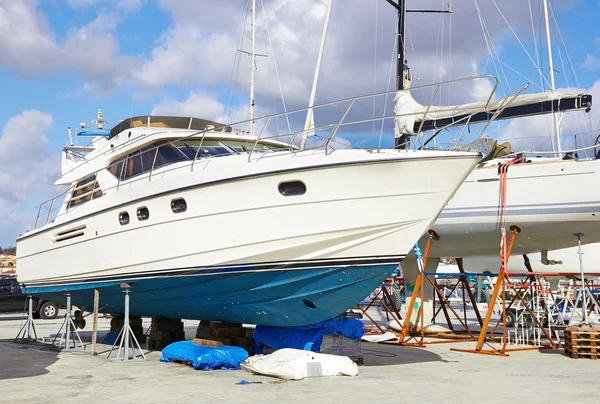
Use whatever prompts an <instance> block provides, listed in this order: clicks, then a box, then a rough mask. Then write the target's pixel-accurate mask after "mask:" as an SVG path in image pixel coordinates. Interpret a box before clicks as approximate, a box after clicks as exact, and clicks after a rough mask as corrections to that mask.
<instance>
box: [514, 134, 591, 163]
mask: <svg viewBox="0 0 600 404" xmlns="http://www.w3.org/2000/svg"><path fill="white" fill-rule="evenodd" d="M585 135H590V136H597V135H598V131H588V132H579V133H577V135H561V138H562V139H566V138H572V137H577V136H580V137H583V136H585ZM598 138H600V136H598ZM544 140H548V141H549V140H550V138H548V137H541V136H520V137H518V138H506V139H503V141H507V142H511V143H512V142H513V141H516V142H518V144H519V145H520V146H519V147H518V148H515V149H514V150H515V151H513V152H511V153H510V154H508V155H507V157H516V156H520V155H529V156H532V155H535V156H544V157H557V158H558V157H563V156H566V155H571V156H573V157H575V155H578V154H581V153H585V155H586V156H588V155H589V152H591V154H592V155H591V156H590V157H591V158H594V159H595V158H596V156H597V155H598V152H600V144H599V143H595V144H592V145H589V146H582V147H574V148H570V149H566V150H561V152H560V154H561V156H557V154H558V152H557V151H556V150H536V144H539V143H540V141H544ZM598 140H600V139H597V140H596V142H598ZM527 142H531V145H532V146H531V147H524V144H526V143H527ZM575 143H577V142H575ZM575 158H579V159H581V158H582V157H580V156H579V157H575Z"/></svg>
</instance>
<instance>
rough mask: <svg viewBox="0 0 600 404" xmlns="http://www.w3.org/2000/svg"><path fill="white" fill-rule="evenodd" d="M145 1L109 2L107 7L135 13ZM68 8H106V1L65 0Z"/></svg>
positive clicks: (116, 0) (122, 0) (124, 0)
mask: <svg viewBox="0 0 600 404" xmlns="http://www.w3.org/2000/svg"><path fill="white" fill-rule="evenodd" d="M145 1H146V0H111V1H110V4H109V7H110V8H116V9H119V10H126V11H136V10H139V9H140V8H142V5H143V4H144V3H145ZM67 4H68V5H69V7H71V8H73V9H75V10H79V9H86V8H91V7H96V6H106V0H67Z"/></svg>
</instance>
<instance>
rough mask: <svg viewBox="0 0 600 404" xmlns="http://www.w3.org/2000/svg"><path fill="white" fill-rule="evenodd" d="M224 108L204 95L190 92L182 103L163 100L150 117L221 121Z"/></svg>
mask: <svg viewBox="0 0 600 404" xmlns="http://www.w3.org/2000/svg"><path fill="white" fill-rule="evenodd" d="M224 114H225V106H224V105H223V104H221V103H220V102H218V101H217V100H215V99H214V97H211V96H210V95H207V94H205V93H197V92H192V93H190V94H189V95H188V97H187V98H186V99H185V100H183V101H177V100H174V99H170V98H167V99H164V100H163V101H162V102H161V103H160V104H158V105H157V106H155V107H154V109H153V110H152V115H174V116H192V117H201V118H204V119H208V120H214V121H222V119H223V116H224Z"/></svg>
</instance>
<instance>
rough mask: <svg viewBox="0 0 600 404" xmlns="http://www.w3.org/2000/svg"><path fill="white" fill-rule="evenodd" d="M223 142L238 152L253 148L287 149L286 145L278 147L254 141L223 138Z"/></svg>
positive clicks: (258, 149) (263, 149)
mask: <svg viewBox="0 0 600 404" xmlns="http://www.w3.org/2000/svg"><path fill="white" fill-rule="evenodd" d="M221 142H222V143H225V144H226V145H227V146H228V147H230V148H231V149H233V150H235V151H236V152H238V153H242V152H249V151H251V150H252V149H254V151H275V150H287V148H286V147H276V146H271V145H269V146H267V145H266V144H262V143H256V146H255V145H254V142H253V141H248V142H240V141H237V140H222V141H221Z"/></svg>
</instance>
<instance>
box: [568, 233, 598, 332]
mask: <svg viewBox="0 0 600 404" xmlns="http://www.w3.org/2000/svg"><path fill="white" fill-rule="evenodd" d="M573 235H574V236H575V237H577V242H578V247H579V251H578V254H579V275H580V276H581V287H580V288H579V290H578V291H577V297H576V298H575V304H574V306H573V312H572V314H571V318H570V319H569V326H571V325H583V324H585V325H591V324H592V322H591V321H590V318H589V315H590V314H591V313H592V312H593V313H594V314H596V316H598V317H600V306H598V302H597V301H596V298H595V297H594V295H593V294H592V292H591V291H590V288H588V287H587V283H586V282H585V273H584V270H583V252H582V251H581V237H582V236H583V233H574V234H573ZM588 299H589V302H588ZM579 301H581V313H582V316H581V321H576V320H574V316H573V314H574V313H575V310H577V307H579Z"/></svg>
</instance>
